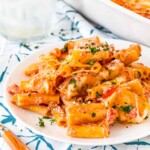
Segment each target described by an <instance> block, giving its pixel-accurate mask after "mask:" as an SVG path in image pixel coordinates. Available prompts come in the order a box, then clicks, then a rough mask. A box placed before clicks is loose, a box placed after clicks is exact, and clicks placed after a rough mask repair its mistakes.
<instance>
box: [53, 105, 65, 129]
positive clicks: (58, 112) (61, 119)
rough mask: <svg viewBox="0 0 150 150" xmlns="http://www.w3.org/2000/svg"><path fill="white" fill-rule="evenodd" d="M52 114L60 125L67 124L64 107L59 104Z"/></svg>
mask: <svg viewBox="0 0 150 150" xmlns="http://www.w3.org/2000/svg"><path fill="white" fill-rule="evenodd" d="M52 116H53V118H54V119H55V120H56V122H57V124H58V125H59V126H64V127H66V126H67V121H66V114H65V111H64V110H63V108H62V107H60V106H57V107H55V108H53V109H52Z"/></svg>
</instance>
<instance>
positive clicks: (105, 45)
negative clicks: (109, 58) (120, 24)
mask: <svg viewBox="0 0 150 150" xmlns="http://www.w3.org/2000/svg"><path fill="white" fill-rule="evenodd" d="M102 48H103V50H104V51H108V50H109V45H108V43H107V42H105V43H104V44H103V45H102Z"/></svg>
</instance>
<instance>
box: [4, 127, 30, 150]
mask: <svg viewBox="0 0 150 150" xmlns="http://www.w3.org/2000/svg"><path fill="white" fill-rule="evenodd" d="M2 137H3V138H4V140H5V141H6V143H7V144H8V145H9V146H10V147H11V149H12V150H30V149H29V148H28V147H27V146H26V145H25V144H24V143H23V142H22V141H21V140H20V139H19V138H18V137H17V136H16V135H15V134H14V133H13V132H11V131H10V130H5V131H4V132H3V134H2Z"/></svg>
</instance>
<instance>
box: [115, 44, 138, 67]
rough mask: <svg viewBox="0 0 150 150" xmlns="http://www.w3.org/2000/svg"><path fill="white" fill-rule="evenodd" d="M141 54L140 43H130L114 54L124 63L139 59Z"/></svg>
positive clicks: (127, 63)
mask: <svg viewBox="0 0 150 150" xmlns="http://www.w3.org/2000/svg"><path fill="white" fill-rule="evenodd" d="M140 55H141V46H140V45H138V44H137V45H130V47H129V48H127V49H123V50H122V51H119V52H117V53H116V54H115V58H116V59H119V60H120V61H121V62H123V63H124V64H125V65H129V64H130V63H132V62H134V61H136V60H138V59H139V56H140Z"/></svg>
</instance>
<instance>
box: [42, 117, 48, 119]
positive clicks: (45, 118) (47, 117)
mask: <svg viewBox="0 0 150 150" xmlns="http://www.w3.org/2000/svg"><path fill="white" fill-rule="evenodd" d="M42 119H50V117H48V116H43V117H42Z"/></svg>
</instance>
